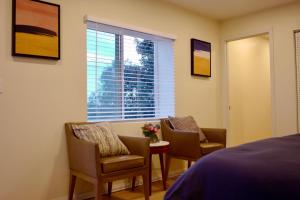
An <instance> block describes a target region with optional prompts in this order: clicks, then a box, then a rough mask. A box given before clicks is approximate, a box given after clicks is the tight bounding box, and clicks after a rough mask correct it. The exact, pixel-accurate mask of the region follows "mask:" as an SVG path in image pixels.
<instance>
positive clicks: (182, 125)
mask: <svg viewBox="0 0 300 200" xmlns="http://www.w3.org/2000/svg"><path fill="white" fill-rule="evenodd" d="M169 121H170V123H171V125H172V126H173V128H174V129H177V130H181V131H192V132H198V134H199V139H200V142H207V139H206V136H205V135H204V133H203V132H202V130H201V129H200V128H199V127H198V125H197V123H196V121H195V120H194V118H193V117H192V116H187V117H169Z"/></svg>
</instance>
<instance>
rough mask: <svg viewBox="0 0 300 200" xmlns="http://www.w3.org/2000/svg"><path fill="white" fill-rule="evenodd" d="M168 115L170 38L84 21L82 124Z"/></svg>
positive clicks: (172, 103) (171, 100)
mask: <svg viewBox="0 0 300 200" xmlns="http://www.w3.org/2000/svg"><path fill="white" fill-rule="evenodd" d="M174 114H175V95H174V63H173V40H171V39H167V38H163V37H159V36H155V35H150V34H146V33H141V32H136V31H133V30H128V29H124V28H119V27H115V26H110V25H106V24H101V23H96V22H91V21H88V22H87V116H88V120H89V121H112V120H127V119H128V120H129V119H152V118H164V117H167V116H169V115H171V116H172V115H174Z"/></svg>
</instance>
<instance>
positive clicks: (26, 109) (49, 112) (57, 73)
mask: <svg viewBox="0 0 300 200" xmlns="http://www.w3.org/2000/svg"><path fill="white" fill-rule="evenodd" d="M11 2H12V1H11V0H1V1H0V30H1V31H0V44H1V45H0V78H2V79H3V82H4V90H5V91H4V93H3V94H0V127H1V131H0V133H1V140H0V159H1V165H0V166H1V167H0V168H1V169H0V177H1V178H0V199H9V200H18V199H32V200H33V199H34V200H45V199H55V198H60V197H62V198H65V196H66V194H67V190H68V172H69V171H68V161H67V152H66V141H65V135H64V127H63V125H64V123H65V122H67V121H85V120H86V56H85V53H86V50H85V49H86V44H85V24H84V23H83V16H84V15H85V14H89V15H91V16H95V17H99V18H104V19H109V20H113V21H116V22H120V23H125V24H132V25H134V26H140V27H144V28H147V29H152V30H155V31H160V32H165V33H171V34H174V35H176V36H177V38H178V39H177V40H176V42H175V66H176V70H175V71H176V74H175V75H176V76H175V81H176V85H175V87H176V113H177V115H178V116H182V115H187V114H189V115H193V116H194V117H195V119H196V120H197V121H198V123H199V125H201V126H202V127H220V124H221V120H222V119H221V116H220V115H219V114H218V113H219V111H220V108H221V106H220V105H221V104H220V102H221V98H220V92H219V90H220V88H219V84H220V82H219V80H220V79H219V75H220V70H219V69H220V68H219V64H220V62H219V58H220V55H219V50H220V49H219V41H220V38H219V32H220V30H219V24H218V22H216V21H214V20H210V19H207V18H204V17H201V16H199V15H197V14H195V13H191V12H188V11H185V10H182V9H180V8H177V7H175V6H172V5H169V4H166V3H160V2H158V1H147V0H84V1H83V0H53V1H51V2H54V3H59V4H60V5H61V50H62V54H61V60H60V61H58V62H56V61H48V60H41V59H28V58H13V57H12V56H11V15H12V14H11ZM190 38H198V39H201V40H205V41H208V42H211V43H212V78H194V77H191V76H190ZM141 124H142V123H120V124H115V128H116V131H117V132H118V133H120V134H127V135H140V134H141V133H140V127H141ZM175 164H176V163H175ZM158 167H159V166H158V165H157V163H154V168H158ZM175 168H176V167H175ZM177 168H178V167H177ZM179 168H182V165H181V164H179ZM154 174H155V173H154ZM156 174H158V173H156Z"/></svg>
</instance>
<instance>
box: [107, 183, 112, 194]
mask: <svg viewBox="0 0 300 200" xmlns="http://www.w3.org/2000/svg"><path fill="white" fill-rule="evenodd" d="M107 186H108V188H107V191H108V196H111V190H112V182H108V183H107Z"/></svg>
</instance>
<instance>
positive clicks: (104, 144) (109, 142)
mask: <svg viewBox="0 0 300 200" xmlns="http://www.w3.org/2000/svg"><path fill="white" fill-rule="evenodd" d="M72 128H73V130H74V133H75V136H77V137H78V138H79V139H82V140H85V141H88V142H93V143H97V144H98V145H99V150H100V155H101V156H103V157H106V156H115V155H126V154H129V151H128V149H127V147H126V146H125V145H124V144H123V143H122V141H121V140H120V139H119V137H118V135H117V134H115V133H114V132H113V131H112V127H111V125H110V124H109V123H107V122H103V123H97V124H84V125H73V126H72Z"/></svg>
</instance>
